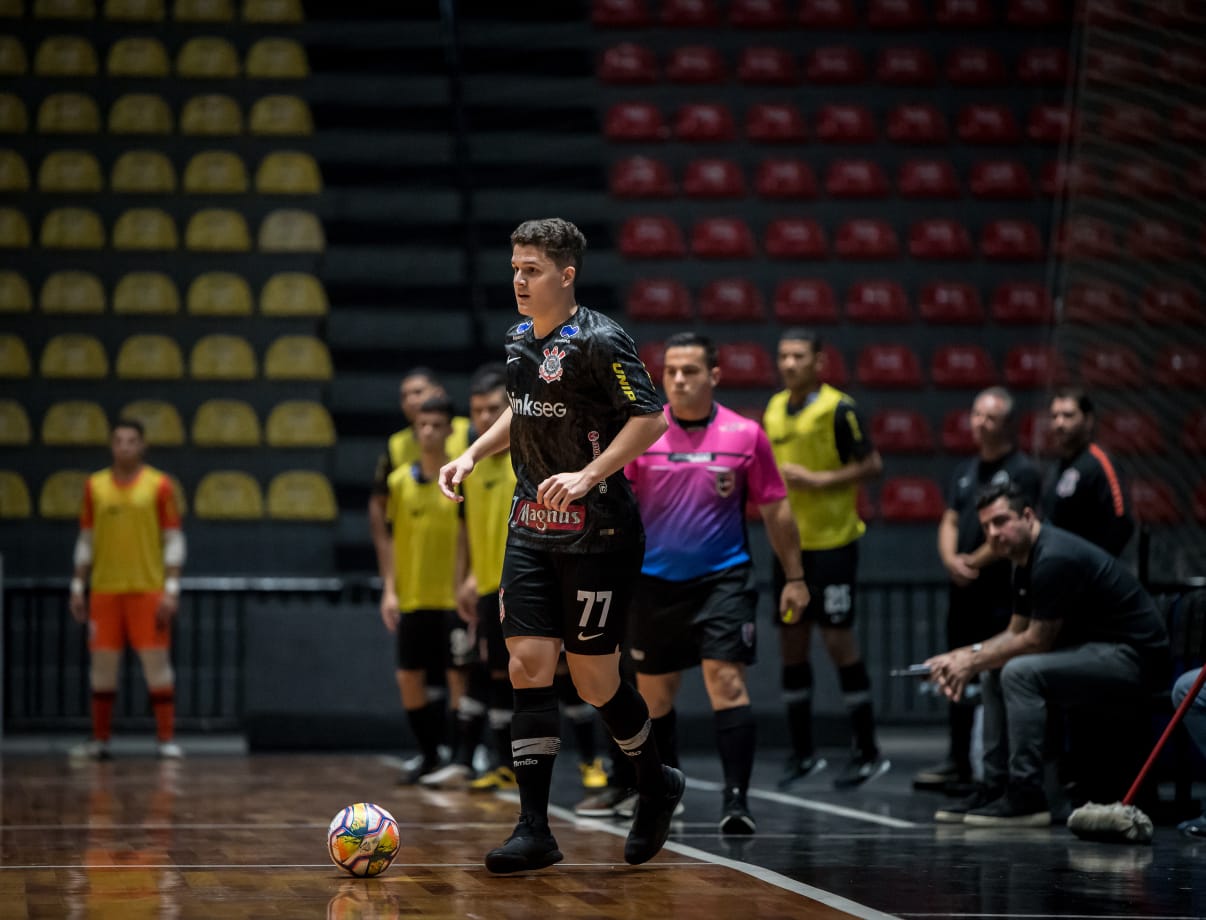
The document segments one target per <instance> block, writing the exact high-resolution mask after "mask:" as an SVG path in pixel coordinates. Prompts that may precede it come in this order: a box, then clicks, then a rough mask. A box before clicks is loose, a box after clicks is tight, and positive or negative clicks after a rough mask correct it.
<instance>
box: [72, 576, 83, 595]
mask: <svg viewBox="0 0 1206 920" xmlns="http://www.w3.org/2000/svg"><path fill="white" fill-rule="evenodd" d="M83 593H84V579H82V578H80V577H79V576H78V575H77V576H74V577H73V578H72V579H71V594H72V595H73V596H75V595H82V594H83Z"/></svg>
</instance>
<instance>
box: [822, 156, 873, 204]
mask: <svg viewBox="0 0 1206 920" xmlns="http://www.w3.org/2000/svg"><path fill="white" fill-rule="evenodd" d="M825 193H826V194H827V195H829V196H830V197H831V198H886V197H887V195H888V177H887V176H885V175H884V171H883V168H882V167H881V166H880V165H879V163H878V162H876V161H875V160H834V161H833V162H832V163H830V164H829V171H828V172H827V173H826V175H825Z"/></svg>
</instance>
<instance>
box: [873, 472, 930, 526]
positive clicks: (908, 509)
mask: <svg viewBox="0 0 1206 920" xmlns="http://www.w3.org/2000/svg"><path fill="white" fill-rule="evenodd" d="M879 510H880V513H881V514H882V515H883V518H884V520H885V521H893V522H897V523H902V524H916V523H928V522H931V521H937V520H938V519H939V518H941V517H942V514H943V512H944V511H946V501H945V500H944V499H943V497H942V490H941V489H940V488H939V487H938V483H936V482H934V480H932V479H929V478H926V477H924V476H892V477H890V478H888V479H886V480H884V487H883V488H882V489H880V492H879Z"/></svg>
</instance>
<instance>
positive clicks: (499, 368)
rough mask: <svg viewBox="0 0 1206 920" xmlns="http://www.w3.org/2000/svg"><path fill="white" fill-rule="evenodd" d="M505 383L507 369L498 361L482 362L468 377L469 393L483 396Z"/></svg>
mask: <svg viewBox="0 0 1206 920" xmlns="http://www.w3.org/2000/svg"><path fill="white" fill-rule="evenodd" d="M506 385H507V369H506V368H505V367H504V366H503V365H502V364H499V363H498V362H493V363H491V364H483V365H482V366H481V367H479V368H478V369H477V370H475V371H474V372H473V376H472V377H470V378H469V395H470V396H485V395H486V394H487V393H493V392H494V391H495V390H497V389H498V388H499V387H505V386H506Z"/></svg>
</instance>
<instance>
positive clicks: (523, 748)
mask: <svg viewBox="0 0 1206 920" xmlns="http://www.w3.org/2000/svg"><path fill="white" fill-rule="evenodd" d="M542 744H544V742H543V741H533V742H530V743H529V744H521V745H519V746H518V747H516V748H515V749H514V750H512V751H511V753H512V754H518V753H520V752H521V751H526V750H527V749H528V748H534V747H540V746H541V745H542Z"/></svg>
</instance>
